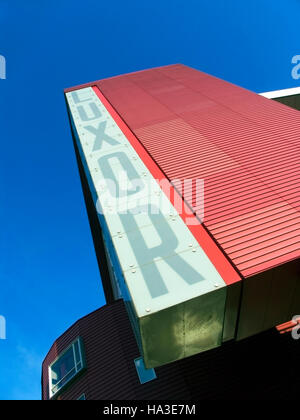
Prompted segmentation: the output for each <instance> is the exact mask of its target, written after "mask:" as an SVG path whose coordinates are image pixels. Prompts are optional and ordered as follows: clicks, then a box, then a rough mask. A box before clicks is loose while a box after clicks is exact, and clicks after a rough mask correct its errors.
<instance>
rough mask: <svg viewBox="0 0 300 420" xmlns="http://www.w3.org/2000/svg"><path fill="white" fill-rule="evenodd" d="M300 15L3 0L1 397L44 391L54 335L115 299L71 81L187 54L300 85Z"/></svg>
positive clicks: (192, 1)
mask: <svg viewBox="0 0 300 420" xmlns="http://www.w3.org/2000/svg"><path fill="white" fill-rule="evenodd" d="M299 18H300V1H299V0H290V1H288V2H282V0H280V1H279V0H251V1H248V2H241V1H240V0H239V1H237V0H231V1H230V0H227V1H226V0H224V1H221V0H215V1H199V0H187V1H186V2H183V1H177V0H172V1H171V0H159V1H158V0H152V1H151V2H146V1H143V0H139V1H136V0H131V1H129V2H124V1H114V0H111V1H109V2H100V1H99V0H84V1H76V0H72V1H71V0H27V1H26V2H25V1H24V0H19V1H18V0H0V54H1V55H3V56H5V58H6V63H7V79H6V80H0V122H1V150H2V153H1V155H0V199H1V206H0V215H1V235H0V256H1V257H0V315H3V316H5V318H6V322H7V339H6V340H0V399H39V398H40V394H41V392H40V365H41V361H42V359H43V357H44V356H45V354H46V353H47V351H48V349H49V347H50V345H51V344H52V342H53V341H54V340H55V338H56V337H58V336H59V335H60V334H61V333H62V332H63V331H64V330H65V329H66V328H67V327H69V326H70V325H71V324H72V323H73V322H75V321H76V320H77V319H78V318H80V317H81V316H83V315H85V314H87V313H89V312H91V311H93V310H94V309H96V308H98V307H99V306H101V305H103V304H104V296H103V292H102V289H101V284H100V277H99V273H98V268H97V263H96V258H95V254H94V250H93V244H92V239H91V234H90V230H89V225H88V219H87V215H86V211H85V207H84V201H83V196H82V192H81V187H80V182H79V176H78V171H77V168H76V163H75V156H74V152H73V147H72V141H71V135H70V130H69V126H68V121H67V114H66V110H65V103H64V97H63V88H66V87H69V86H73V85H76V84H80V83H85V82H89V81H92V80H97V79H101V78H105V77H109V76H113V75H117V74H121V73H127V72H130V71H136V70H141V69H144V68H149V67H155V66H162V65H165V64H172V63H178V62H180V63H184V64H187V65H190V66H192V67H195V68H197V69H199V70H203V71H206V72H208V73H211V74H213V75H216V76H218V77H221V78H224V79H226V80H229V81H231V82H233V83H236V84H238V85H241V86H243V87H246V88H249V89H251V90H254V91H256V92H261V91H267V90H275V89H283V88H288V87H295V86H299V85H300V80H294V79H293V78H292V77H291V70H292V67H293V65H292V64H291V59H292V57H293V56H294V55H296V54H300V43H299V39H300V33H299Z"/></svg>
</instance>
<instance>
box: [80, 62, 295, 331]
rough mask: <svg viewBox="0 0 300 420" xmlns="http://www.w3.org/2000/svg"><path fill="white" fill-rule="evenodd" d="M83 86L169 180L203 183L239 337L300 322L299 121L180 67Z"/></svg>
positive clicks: (188, 195) (187, 194) (189, 197)
mask: <svg viewBox="0 0 300 420" xmlns="http://www.w3.org/2000/svg"><path fill="white" fill-rule="evenodd" d="M85 86H97V87H98V88H99V89H100V91H101V92H102V94H103V95H104V96H105V97H106V99H107V100H108V101H109V102H110V104H111V105H112V106H113V107H114V108H115V109H116V111H117V112H118V114H119V115H120V116H121V117H122V119H123V120H124V121H125V122H126V124H127V125H128V127H129V128H130V129H131V130H132V132H133V133H134V134H135V135H136V137H137V138H138V139H139V141H140V142H141V144H142V145H143V146H144V147H145V149H146V150H147V152H148V153H149V154H150V155H151V157H152V158H153V160H154V161H155V162H156V164H157V165H158V166H159V168H160V169H161V170H162V171H163V173H164V174H165V175H166V177H167V178H168V179H169V180H171V181H172V180H181V181H183V180H184V179H194V180H195V179H203V180H204V183H205V187H204V188H205V195H204V226H205V228H206V229H207V230H208V232H209V233H210V234H211V236H212V237H213V238H214V240H215V242H216V243H217V244H218V246H219V247H220V248H221V249H222V251H223V252H224V254H225V255H226V256H227V257H228V259H229V260H230V261H231V263H232V265H233V266H234V267H235V269H236V270H237V271H238V272H239V273H240V275H241V276H242V278H243V279H244V281H243V285H244V287H243V291H242V297H241V311H240V319H239V328H238V332H237V337H238V338H242V337H245V336H248V335H251V334H254V333H257V332H259V331H262V330H264V329H267V328H270V327H272V326H274V325H276V324H279V323H282V322H285V321H288V320H289V319H291V317H292V316H293V315H294V314H295V313H296V314H297V312H299V313H300V305H299V302H300V285H299V283H300V282H299V264H298V262H299V255H300V241H299V233H300V214H299V209H300V202H299V191H300V182H299V178H300V172H299V162H300V159H299V147H300V146H299V133H300V113H299V111H297V110H294V109H291V108H288V107H287V106H285V105H282V104H280V103H278V102H275V101H272V100H269V99H266V98H264V97H261V96H259V95H257V94H255V93H253V92H250V91H248V90H246V89H243V88H241V87H238V86H235V85H233V84H231V83H228V82H225V81H223V80H220V79H218V78H216V77H213V76H210V75H208V74H205V73H203V72H200V71H198V70H194V69H192V68H189V67H187V66H184V65H181V64H177V65H171V66H165V67H159V68H156V69H151V70H145V71H141V72H136V73H131V74H127V75H123V76H117V77H112V78H109V79H105V80H100V81H97V82H93V83H89V84H88V85H85ZM73 89H74V88H73ZM174 185H175V187H178V186H179V181H175V182H174ZM183 196H184V199H185V200H186V202H187V203H188V204H189V205H190V206H191V207H192V208H193V210H194V211H195V213H199V212H200V213H201V212H202V208H198V207H197V205H198V204H196V200H195V195H194V192H193V191H192V190H191V189H189V188H186V189H185V190H184V192H183ZM253 320H256V321H253Z"/></svg>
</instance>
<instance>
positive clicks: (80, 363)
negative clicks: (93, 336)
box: [49, 337, 85, 398]
mask: <svg viewBox="0 0 300 420" xmlns="http://www.w3.org/2000/svg"><path fill="white" fill-rule="evenodd" d="M84 368H85V361H84V357H83V343H82V340H81V338H80V337H78V338H77V339H76V340H75V341H73V343H72V344H70V346H69V347H68V348H67V349H66V350H65V351H63V353H61V354H60V355H59V356H58V357H57V359H55V360H54V362H53V363H51V365H50V366H49V390H50V398H52V397H53V396H54V395H56V394H57V393H58V392H59V391H60V390H61V389H62V388H63V387H64V386H65V385H66V384H67V383H69V382H70V381H71V379H73V378H74V377H75V376H76V375H78V374H79V372H81V371H82V370H83V369H84Z"/></svg>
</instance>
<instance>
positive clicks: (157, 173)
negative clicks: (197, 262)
mask: <svg viewBox="0 0 300 420" xmlns="http://www.w3.org/2000/svg"><path fill="white" fill-rule="evenodd" d="M92 88H93V90H94V92H95V93H96V95H97V96H98V97H99V99H100V100H101V102H102V103H103V104H104V106H105V107H106V109H107V110H108V112H109V113H110V114H111V116H112V118H113V119H114V120H115V122H116V124H117V125H118V127H119V128H120V129H121V130H122V132H123V133H124V135H125V136H126V138H127V139H128V141H129V142H130V144H131V145H132V147H133V148H134V149H135V151H136V153H137V154H138V155H139V157H140V158H141V160H142V161H143V163H144V164H145V165H146V167H147V168H148V170H149V171H150V172H151V174H152V176H153V177H154V178H155V180H157V181H158V182H160V187H161V188H162V190H163V191H164V192H165V194H166V195H167V197H168V198H169V199H170V201H171V202H172V204H173V205H175V203H179V202H180V200H181V201H182V202H183V199H182V197H181V196H180V195H179V194H178V192H177V191H176V190H175V188H174V187H173V186H172V184H171V183H170V182H169V180H168V179H167V178H166V177H165V175H164V174H163V172H162V171H161V169H160V168H159V167H158V165H157V164H156V163H155V162H154V160H153V159H152V157H151V156H150V155H149V153H148V152H147V151H146V150H145V148H144V147H143V146H142V144H141V143H140V141H139V140H138V138H137V137H136V136H135V135H134V134H133V132H132V131H131V130H130V128H129V127H128V126H127V124H126V123H125V122H124V121H123V119H122V118H121V117H120V115H119V114H118V113H117V112H116V110H115V109H114V108H113V107H112V105H111V104H110V103H109V101H108V100H107V99H106V98H105V96H104V95H103V94H102V92H101V91H100V89H99V88H98V87H97V86H93V87H92ZM161 181H164V182H163V183H161ZM170 192H171V194H170ZM170 195H171V197H170ZM172 197H173V199H172ZM173 200H174V201H173ZM183 203H184V202H183ZM182 209H183V211H180V212H179V214H180V216H181V218H182V220H183V221H184V222H185V223H186V219H188V218H189V219H192V218H194V223H195V224H186V225H187V227H188V228H189V230H190V231H191V233H192V234H193V236H194V238H195V239H196V241H197V242H198V243H199V245H200V246H201V247H202V249H203V250H204V252H205V253H206V255H207V256H208V258H209V259H210V261H211V262H212V263H213V265H214V267H215V268H216V270H217V271H218V272H219V274H220V276H221V277H222V279H223V280H224V282H225V283H226V284H227V285H230V284H233V283H236V282H238V281H241V277H240V276H239V274H238V273H237V271H236V270H235V269H234V267H233V266H232V265H231V264H230V262H229V261H228V260H227V258H226V257H225V256H224V254H223V253H222V251H221V250H220V249H219V248H218V246H217V245H216V244H215V242H214V241H213V239H212V238H211V237H210V236H209V234H208V233H207V232H206V230H205V229H204V227H203V226H202V225H201V224H200V223H199V221H198V219H197V218H196V216H195V215H193V214H191V212H190V211H189V209H188V208H187V207H186V205H185V203H184V204H183V205H182Z"/></svg>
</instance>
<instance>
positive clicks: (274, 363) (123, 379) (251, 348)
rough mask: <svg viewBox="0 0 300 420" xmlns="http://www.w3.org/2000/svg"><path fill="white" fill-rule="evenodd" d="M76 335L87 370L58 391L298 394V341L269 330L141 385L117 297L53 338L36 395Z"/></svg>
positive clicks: (172, 395) (162, 395)
mask: <svg viewBox="0 0 300 420" xmlns="http://www.w3.org/2000/svg"><path fill="white" fill-rule="evenodd" d="M77 336H81V337H82V339H83V342H84V347H85V353H86V362H87V370H86V371H85V372H84V373H83V374H82V375H81V376H80V377H78V378H77V379H76V380H75V381H74V382H73V383H72V384H71V385H70V386H69V388H67V389H66V390H65V391H64V392H63V393H62V394H61V395H60V397H59V398H60V399H62V400H76V399H77V398H78V397H79V396H80V395H81V394H82V393H85V395H86V399H88V400H101V399H111V400H114V399H130V400H131V399H132V400H134V399H135V400H141V399H161V400H164V399H191V398H193V399H198V400H201V399H206V398H209V399H261V398H265V399H273V398H274V399H275V398H276V399H292V398H296V397H298V392H299V391H298V390H299V387H300V377H299V374H298V369H297V366H298V359H299V354H300V340H293V339H292V337H291V335H290V334H284V335H279V334H278V333H277V332H276V331H275V330H270V331H267V332H266V333H262V334H258V335H256V336H254V337H251V338H248V339H245V340H242V341H240V342H233V341H231V342H228V343H225V344H224V345H223V346H221V347H219V348H216V349H214V350H210V351H207V352H205V353H201V354H198V355H196V356H193V357H189V358H187V359H183V360H181V361H178V362H175V363H172V364H169V365H166V366H162V367H160V368H157V369H156V374H157V379H155V380H153V381H151V382H148V383H146V384H144V385H141V384H140V382H139V380H138V377H137V373H136V370H135V365H134V362H133V361H134V359H135V358H136V357H139V351H138V348H137V345H136V341H135V338H134V335H133V332H132V329H131V326H130V323H129V320H128V316H127V313H126V309H125V306H124V304H123V301H121V300H118V301H116V302H115V303H113V304H109V305H106V306H103V307H102V308H100V309H98V310H97V311H95V312H92V313H91V314H89V315H87V316H85V317H84V318H82V319H80V320H79V321H77V322H76V323H75V324H74V325H73V326H72V327H71V328H69V329H68V330H67V331H66V332H65V333H64V334H63V335H62V336H61V337H59V338H58V339H57V340H56V341H55V343H54V344H53V346H52V347H51V349H50V351H49V353H48V355H47V356H46V358H45V360H44V362H43V374H42V398H43V399H48V365H49V364H50V363H51V362H52V361H53V360H54V359H55V358H56V357H57V355H58V354H59V353H61V352H62V351H63V350H64V349H65V348H66V347H67V346H68V345H69V344H70V343H71V342H72V341H73V340H74V339H75V338H76V337H77Z"/></svg>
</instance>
